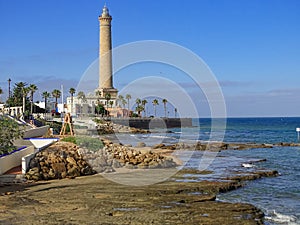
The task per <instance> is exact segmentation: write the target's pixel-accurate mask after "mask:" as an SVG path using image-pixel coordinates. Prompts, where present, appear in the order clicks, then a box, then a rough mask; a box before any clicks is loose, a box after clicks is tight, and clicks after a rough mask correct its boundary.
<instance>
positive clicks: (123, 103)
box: [122, 99, 127, 117]
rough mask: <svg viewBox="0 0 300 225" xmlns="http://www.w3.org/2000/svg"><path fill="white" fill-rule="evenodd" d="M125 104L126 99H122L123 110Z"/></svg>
mask: <svg viewBox="0 0 300 225" xmlns="http://www.w3.org/2000/svg"><path fill="white" fill-rule="evenodd" d="M126 104H127V101H126V100H125V99H122V105H123V110H124V109H125V105H126ZM123 110H122V114H123V112H124V111H123ZM123 117H124V114H123Z"/></svg>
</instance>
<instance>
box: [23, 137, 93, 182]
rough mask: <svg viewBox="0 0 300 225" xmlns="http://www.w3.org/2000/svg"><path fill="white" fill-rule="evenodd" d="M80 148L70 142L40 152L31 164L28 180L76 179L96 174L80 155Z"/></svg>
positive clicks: (60, 143)
mask: <svg viewBox="0 0 300 225" xmlns="http://www.w3.org/2000/svg"><path fill="white" fill-rule="evenodd" d="M77 150H78V147H77V146H76V145H75V144H72V143H68V142H58V143H55V144H53V145H52V146H50V147H48V148H46V149H45V150H43V151H41V152H38V153H37V154H36V155H35V157H34V158H32V159H31V161H30V163H29V168H30V169H29V171H28V172H27V173H26V175H25V176H26V178H27V179H29V180H49V179H61V178H66V177H69V178H74V177H78V176H83V175H91V174H94V171H93V169H92V167H91V166H90V165H89V164H88V163H87V162H86V161H85V160H84V159H83V157H82V156H81V155H79V154H78V151H77Z"/></svg>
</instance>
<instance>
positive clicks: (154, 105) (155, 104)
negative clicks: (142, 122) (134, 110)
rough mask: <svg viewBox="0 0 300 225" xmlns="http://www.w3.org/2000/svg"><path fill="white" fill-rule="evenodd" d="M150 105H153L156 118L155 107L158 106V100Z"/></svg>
mask: <svg viewBox="0 0 300 225" xmlns="http://www.w3.org/2000/svg"><path fill="white" fill-rule="evenodd" d="M152 104H153V107H154V116H155V117H156V106H157V105H159V104H158V100H157V99H154V100H153V101H152Z"/></svg>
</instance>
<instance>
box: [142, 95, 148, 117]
mask: <svg viewBox="0 0 300 225" xmlns="http://www.w3.org/2000/svg"><path fill="white" fill-rule="evenodd" d="M147 103H148V101H147V100H146V99H144V100H142V106H143V107H144V116H145V117H147V115H146V104H147Z"/></svg>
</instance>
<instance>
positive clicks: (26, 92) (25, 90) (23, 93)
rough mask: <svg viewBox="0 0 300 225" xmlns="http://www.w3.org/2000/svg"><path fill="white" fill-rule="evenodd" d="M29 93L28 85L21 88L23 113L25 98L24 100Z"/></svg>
mask: <svg viewBox="0 0 300 225" xmlns="http://www.w3.org/2000/svg"><path fill="white" fill-rule="evenodd" d="M28 93H29V87H23V88H22V98H23V114H24V113H25V105H26V104H25V100H26V97H27V95H28Z"/></svg>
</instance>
